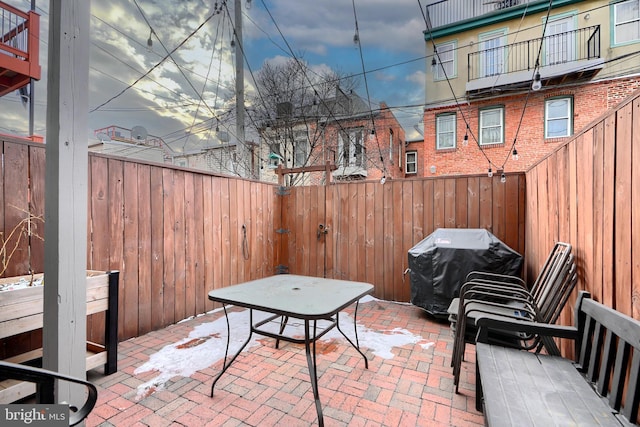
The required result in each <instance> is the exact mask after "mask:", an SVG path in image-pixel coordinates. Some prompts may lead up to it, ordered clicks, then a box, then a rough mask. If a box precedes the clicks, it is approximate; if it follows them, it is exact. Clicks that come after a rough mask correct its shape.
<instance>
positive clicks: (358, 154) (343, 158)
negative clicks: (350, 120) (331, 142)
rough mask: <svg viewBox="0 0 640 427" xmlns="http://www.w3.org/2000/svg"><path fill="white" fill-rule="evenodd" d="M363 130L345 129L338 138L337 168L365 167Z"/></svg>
mask: <svg viewBox="0 0 640 427" xmlns="http://www.w3.org/2000/svg"><path fill="white" fill-rule="evenodd" d="M365 157H366V151H365V147H364V129H362V128H357V129H347V130H345V131H344V132H341V133H340V137H339V138H338V166H342V167H348V166H358V167H361V168H364V167H365Z"/></svg>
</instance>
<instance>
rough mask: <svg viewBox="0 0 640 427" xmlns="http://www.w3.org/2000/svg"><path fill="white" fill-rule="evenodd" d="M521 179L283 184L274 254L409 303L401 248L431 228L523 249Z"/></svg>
mask: <svg viewBox="0 0 640 427" xmlns="http://www.w3.org/2000/svg"><path fill="white" fill-rule="evenodd" d="M524 184H525V183H524V175H522V174H513V175H507V181H506V182H505V183H502V182H500V178H499V177H493V178H489V177H487V176H486V175H485V176H458V177H447V178H435V179H434V178H428V179H407V180H398V181H387V182H386V183H385V184H380V183H378V182H352V183H337V184H331V185H328V186H326V187H293V188H287V189H286V191H285V192H284V193H285V194H284V195H283V196H282V198H283V199H284V200H283V208H282V209H283V215H282V223H281V224H282V231H281V233H280V236H279V239H280V241H281V245H282V248H283V249H282V252H281V253H282V257H281V259H280V260H281V262H282V261H283V260H284V261H285V262H286V265H285V266H283V267H288V271H289V272H290V273H297V274H309V275H314V276H322V275H325V276H326V277H330V278H339V279H350V280H358V281H366V282H370V283H373V284H374V285H375V296H376V297H378V298H382V299H386V300H395V301H409V299H410V283H409V276H408V275H407V276H406V278H405V276H404V271H405V270H406V268H407V263H408V256H407V252H408V250H409V249H410V248H411V247H412V246H414V245H415V244H416V243H418V242H419V241H420V240H422V239H423V238H424V237H426V236H428V235H429V234H430V233H431V232H433V231H434V230H435V229H436V228H486V229H488V230H489V231H491V232H492V233H493V234H495V235H496V236H497V237H498V238H499V239H501V240H502V241H503V242H505V243H506V244H507V245H509V246H511V247H512V248H513V249H515V250H517V251H519V252H520V253H522V252H523V251H524V247H525V239H524V237H525V236H524V223H525V213H524V208H525V185H524ZM285 242H286V243H285Z"/></svg>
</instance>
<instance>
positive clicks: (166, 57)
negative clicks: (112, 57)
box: [89, 9, 219, 113]
mask: <svg viewBox="0 0 640 427" xmlns="http://www.w3.org/2000/svg"><path fill="white" fill-rule="evenodd" d="M218 13H219V12H218V11H217V10H216V9H214V11H213V12H212V13H211V14H210V15H209V16H208V17H207V18H206V19H205V20H204V21H203V22H202V23H201V24H200V25H198V27H196V29H195V30H193V31H192V32H191V33H190V34H189V35H188V36H187V37H186V38H185V39H184V40H182V41H181V42H180V43H179V44H178V45H177V46H176V47H174V48H173V49H172V50H171V52H167V54H166V55H165V56H163V57H162V59H161V60H160V61H159V62H158V63H157V64H155V65H154V66H153V67H151V68H150V69H149V70H148V71H147V72H146V73H144V74H143V75H142V76H140V77H138V78H137V79H136V80H135V81H134V82H133V83H131V84H129V85H128V86H127V87H125V88H124V89H122V90H121V91H120V92H118V93H116V94H115V95H113V96H112V97H110V98H109V99H107V100H106V101H104V102H102V103H101V104H100V105H98V106H97V107H94V108H93V109H91V110H89V112H90V113H93V112H94V111H97V110H99V109H100V108H102V107H104V106H105V105H107V104H108V103H110V102H111V101H113V100H114V99H116V98H118V97H120V96H121V95H123V94H124V93H125V92H127V91H128V90H129V89H131V88H132V87H134V86H135V85H136V84H138V83H139V82H140V81H142V80H143V79H145V78H146V77H147V76H149V75H150V74H151V73H152V72H153V71H154V70H155V69H156V68H158V67H159V66H160V65H162V64H163V63H164V62H165V61H166V60H167V59H168V58H170V57H171V55H172V54H173V53H174V52H176V51H177V50H178V49H180V48H181V47H182V46H184V44H185V43H187V42H188V41H189V40H190V39H191V38H192V37H193V36H194V35H195V34H196V33H198V31H200V29H201V28H202V27H204V26H205V25H206V24H207V22H209V21H210V20H211V19H212V18H213V17H214V16H216V15H217V14H218Z"/></svg>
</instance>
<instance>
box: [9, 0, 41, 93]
mask: <svg viewBox="0 0 640 427" xmlns="http://www.w3.org/2000/svg"><path fill="white" fill-rule="evenodd" d="M0 35H1V37H2V38H1V39H0V96H4V95H6V94H7V93H10V92H13V91H14V90H18V89H20V88H21V87H23V86H25V85H26V84H28V83H29V81H30V80H31V79H36V80H39V79H40V63H39V59H38V56H39V49H40V46H39V43H40V16H39V15H38V14H37V13H35V12H32V11H31V12H22V11H20V10H19V9H16V8H14V7H12V6H9V5H8V4H6V3H3V2H0Z"/></svg>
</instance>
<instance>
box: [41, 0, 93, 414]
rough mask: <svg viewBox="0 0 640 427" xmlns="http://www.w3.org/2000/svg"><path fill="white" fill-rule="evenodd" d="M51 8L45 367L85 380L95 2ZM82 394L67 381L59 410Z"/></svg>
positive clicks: (72, 1)
mask: <svg viewBox="0 0 640 427" xmlns="http://www.w3.org/2000/svg"><path fill="white" fill-rule="evenodd" d="M49 4H50V6H49V53H48V72H47V134H46V135H47V139H46V156H47V159H46V184H45V193H46V194H45V233H44V234H45V242H44V256H45V262H44V277H45V286H44V331H43V352H44V353H43V366H44V367H45V368H46V369H51V370H54V371H58V372H60V373H63V374H67V375H72V376H74V377H79V378H86V368H85V367H86V355H85V352H86V341H87V339H86V293H87V290H86V266H87V169H88V154H87V151H88V150H87V143H88V141H87V129H88V125H87V115H88V110H89V108H88V106H89V102H88V88H89V84H88V83H89V42H90V34H89V21H90V1H87V0H51V1H50V3H49ZM81 393H83V389H82V388H79V387H77V386H75V387H71V386H69V385H68V384H67V383H64V382H61V383H60V384H58V387H57V391H56V401H57V402H56V403H60V402H82V401H83V399H84V396H83V395H81Z"/></svg>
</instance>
